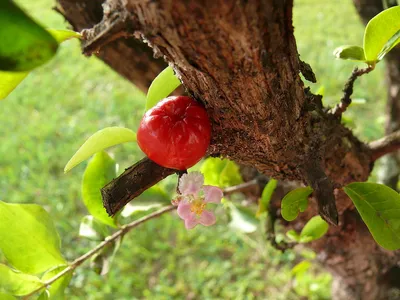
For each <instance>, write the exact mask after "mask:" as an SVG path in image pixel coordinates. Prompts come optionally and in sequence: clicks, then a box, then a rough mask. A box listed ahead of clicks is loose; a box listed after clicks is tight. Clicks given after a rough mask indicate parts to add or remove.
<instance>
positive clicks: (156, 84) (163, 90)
mask: <svg viewBox="0 0 400 300" xmlns="http://www.w3.org/2000/svg"><path fill="white" fill-rule="evenodd" d="M180 85H181V82H180V81H179V79H178V78H177V77H176V76H175V74H174V70H173V69H172V68H171V67H166V68H165V69H164V70H163V71H162V72H161V73H160V74H158V76H157V77H156V78H155V79H154V80H153V82H152V83H151V85H150V87H149V91H148V92H147V97H146V110H149V109H150V108H152V107H153V106H155V105H156V104H157V103H158V102H159V101H160V100H162V99H164V98H166V97H168V96H169V94H171V93H172V92H173V91H174V90H175V89H176V88H177V87H178V86H180Z"/></svg>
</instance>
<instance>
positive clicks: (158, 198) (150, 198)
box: [121, 185, 171, 218]
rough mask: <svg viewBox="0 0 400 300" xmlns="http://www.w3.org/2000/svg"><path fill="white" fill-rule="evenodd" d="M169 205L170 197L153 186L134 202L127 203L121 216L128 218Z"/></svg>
mask: <svg viewBox="0 0 400 300" xmlns="http://www.w3.org/2000/svg"><path fill="white" fill-rule="evenodd" d="M170 204H171V197H170V196H168V194H167V193H166V192H165V190H164V189H162V188H161V187H160V186H158V185H155V186H152V187H151V188H149V189H147V190H146V191H144V192H143V193H142V194H141V195H140V196H138V197H137V198H135V200H134V201H132V202H130V203H128V204H127V205H126V206H125V207H124V210H123V211H122V212H121V216H123V217H124V218H127V217H130V216H132V215H134V214H136V213H138V212H143V211H148V210H150V209H154V208H160V207H162V206H167V205H170Z"/></svg>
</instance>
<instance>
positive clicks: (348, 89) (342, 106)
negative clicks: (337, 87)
mask: <svg viewBox="0 0 400 300" xmlns="http://www.w3.org/2000/svg"><path fill="white" fill-rule="evenodd" d="M374 68H375V65H369V66H368V67H366V68H363V69H359V68H355V69H354V70H353V72H352V73H351V75H350V77H349V79H348V80H347V82H346V84H345V85H344V89H343V97H342V99H340V103H339V104H337V105H336V106H335V108H334V109H333V111H332V114H333V115H335V116H337V117H340V116H341V115H342V113H344V112H345V111H346V109H347V108H348V107H349V105H350V104H351V95H352V94H353V87H354V82H355V81H356V79H357V78H358V77H360V76H362V75H364V74H368V73H369V72H371V71H372V70H373V69H374Z"/></svg>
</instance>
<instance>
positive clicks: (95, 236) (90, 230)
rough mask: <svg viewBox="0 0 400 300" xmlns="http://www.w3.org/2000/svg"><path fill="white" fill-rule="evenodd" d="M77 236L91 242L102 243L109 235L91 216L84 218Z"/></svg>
mask: <svg viewBox="0 0 400 300" xmlns="http://www.w3.org/2000/svg"><path fill="white" fill-rule="evenodd" d="M79 235H80V236H83V237H86V238H89V239H91V240H93V241H102V240H104V238H105V237H107V236H108V235H109V231H108V228H107V226H106V225H105V224H104V223H101V222H99V221H97V220H96V219H95V218H94V217H93V216H92V215H89V216H84V217H83V218H82V221H81V224H80V226H79Z"/></svg>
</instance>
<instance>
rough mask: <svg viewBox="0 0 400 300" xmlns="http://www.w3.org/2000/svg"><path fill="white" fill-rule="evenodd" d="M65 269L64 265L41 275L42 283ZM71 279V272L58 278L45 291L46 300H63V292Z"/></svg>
mask: <svg viewBox="0 0 400 300" xmlns="http://www.w3.org/2000/svg"><path fill="white" fill-rule="evenodd" d="M67 267H68V266H67V265H64V266H59V267H56V268H54V269H52V270H49V271H48V272H46V273H45V274H44V275H43V277H42V281H47V280H49V279H51V278H53V277H54V276H56V275H57V274H58V273H60V272H62V271H63V270H64V269H65V268H67ZM71 278H72V272H68V273H66V274H65V275H64V276H62V277H60V278H59V279H57V280H56V281H55V282H53V283H52V284H51V285H50V287H49V288H48V290H47V294H48V299H55V300H63V299H65V296H64V291H65V289H66V288H67V286H68V284H69V282H70V281H71Z"/></svg>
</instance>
